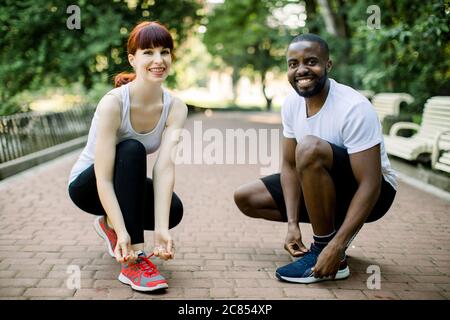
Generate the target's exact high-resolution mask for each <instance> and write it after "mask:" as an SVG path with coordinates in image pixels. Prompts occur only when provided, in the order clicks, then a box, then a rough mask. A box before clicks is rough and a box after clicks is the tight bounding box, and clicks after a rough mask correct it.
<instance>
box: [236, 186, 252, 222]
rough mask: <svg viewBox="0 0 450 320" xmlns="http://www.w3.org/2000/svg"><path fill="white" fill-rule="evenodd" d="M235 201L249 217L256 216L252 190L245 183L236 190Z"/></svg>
mask: <svg viewBox="0 0 450 320" xmlns="http://www.w3.org/2000/svg"><path fill="white" fill-rule="evenodd" d="M234 202H235V203H236V205H237V207H238V208H239V210H240V211H241V212H242V213H243V214H245V215H246V216H248V217H252V218H256V217H257V216H256V215H255V212H254V210H252V209H253V205H252V192H250V191H249V189H248V188H247V187H246V186H245V185H244V186H240V187H239V188H237V189H236V191H234Z"/></svg>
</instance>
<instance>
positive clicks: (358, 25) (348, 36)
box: [306, 0, 450, 112]
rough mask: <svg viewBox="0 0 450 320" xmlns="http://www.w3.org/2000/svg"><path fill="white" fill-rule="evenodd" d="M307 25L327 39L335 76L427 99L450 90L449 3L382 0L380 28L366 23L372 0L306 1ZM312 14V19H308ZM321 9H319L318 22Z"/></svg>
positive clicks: (415, 106) (420, 104) (379, 3)
mask: <svg viewBox="0 0 450 320" xmlns="http://www.w3.org/2000/svg"><path fill="white" fill-rule="evenodd" d="M306 2H307V3H308V5H307V15H308V20H307V22H306V27H307V28H309V29H311V30H312V29H314V32H316V33H318V34H320V35H321V36H322V37H323V38H325V39H326V40H327V42H328V44H329V45H330V51H331V57H332V59H333V60H334V62H335V63H334V67H333V71H332V77H334V78H336V79H337V80H338V81H341V82H344V83H347V84H349V85H352V86H354V87H356V88H364V89H370V90H373V91H375V92H408V93H410V94H412V95H413V96H414V97H415V98H416V101H415V103H414V104H413V105H411V109H410V110H409V111H415V112H421V108H422V107H423V104H424V102H425V100H426V99H427V98H429V97H431V96H434V95H448V94H449V92H450V42H449V39H450V32H449V25H450V6H449V3H448V1H447V2H445V1H444V0H438V1H422V0H398V1H392V0H380V1H376V3H375V4H376V5H377V6H378V8H379V9H380V14H381V15H380V26H379V28H373V27H371V26H370V25H369V24H368V23H367V19H368V18H369V16H370V15H371V13H370V12H368V8H369V6H371V5H373V4H374V2H373V1H371V0H360V1H343V0H316V1H314V0H308V1H306ZM310 12H312V13H313V15H312V16H313V17H315V18H313V19H309V18H310V14H309V13H310ZM317 12H320V20H321V21H318V20H319V19H317V17H319V16H318V15H317Z"/></svg>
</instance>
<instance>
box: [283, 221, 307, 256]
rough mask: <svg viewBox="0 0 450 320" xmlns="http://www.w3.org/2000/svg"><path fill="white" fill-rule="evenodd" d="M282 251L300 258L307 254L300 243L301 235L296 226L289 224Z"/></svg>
mask: <svg viewBox="0 0 450 320" xmlns="http://www.w3.org/2000/svg"><path fill="white" fill-rule="evenodd" d="M284 249H286V250H287V252H289V254H290V255H291V256H293V257H301V256H302V255H304V254H305V253H307V252H308V249H306V247H305V245H304V244H303V242H302V234H301V232H300V227H299V226H298V224H289V226H288V232H287V235H286V240H285V241H284Z"/></svg>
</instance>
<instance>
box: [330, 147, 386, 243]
mask: <svg viewBox="0 0 450 320" xmlns="http://www.w3.org/2000/svg"><path fill="white" fill-rule="evenodd" d="M349 157H350V164H351V166H352V171H353V175H354V176H355V179H356V182H357V183H358V189H357V190H356V193H355V195H354V196H353V199H352V201H351V202H350V206H349V208H348V211H347V215H346V216H345V220H344V222H343V224H342V226H341V227H340V228H339V231H338V232H337V234H336V236H335V237H334V239H333V240H332V242H334V243H333V245H336V246H337V247H340V248H343V249H345V248H346V246H347V244H348V243H349V241H350V240H351V239H352V238H353V236H354V235H355V234H356V233H357V232H358V231H359V229H360V228H361V227H362V226H363V224H364V222H365V221H366V219H367V217H368V216H369V214H370V212H371V211H372V209H373V207H374V206H375V203H376V202H377V200H378V197H379V195H380V190H381V181H382V173H381V156H380V145H379V144H377V145H376V146H374V147H372V148H370V149H367V150H364V151H361V152H357V153H354V154H350V155H349Z"/></svg>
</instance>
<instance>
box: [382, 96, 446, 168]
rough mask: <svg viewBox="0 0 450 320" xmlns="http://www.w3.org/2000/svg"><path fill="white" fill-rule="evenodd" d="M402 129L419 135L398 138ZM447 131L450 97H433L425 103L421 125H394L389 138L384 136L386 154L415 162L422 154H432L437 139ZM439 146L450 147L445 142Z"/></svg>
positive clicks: (400, 123)
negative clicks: (413, 131) (410, 130)
mask: <svg viewBox="0 0 450 320" xmlns="http://www.w3.org/2000/svg"><path fill="white" fill-rule="evenodd" d="M401 129H413V130H415V131H417V133H416V134H414V135H413V136H411V137H409V138H406V137H400V136H397V133H398V131H399V130H401ZM446 130H450V96H436V97H432V98H430V99H428V100H427V102H426V103H425V108H424V111H423V116H422V124H421V125H418V124H416V123H412V122H397V123H394V125H393V126H392V127H391V129H390V131H389V136H384V143H385V147H386V152H387V153H388V154H390V155H394V156H396V157H399V158H403V159H405V160H410V161H415V160H417V158H418V157H419V155H421V154H431V153H432V151H433V147H434V145H435V144H436V139H437V137H438V136H439V134H440V133H441V132H443V131H446ZM439 145H440V147H441V148H447V147H450V145H447V142H446V141H445V140H443V141H441V142H440V143H439Z"/></svg>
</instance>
